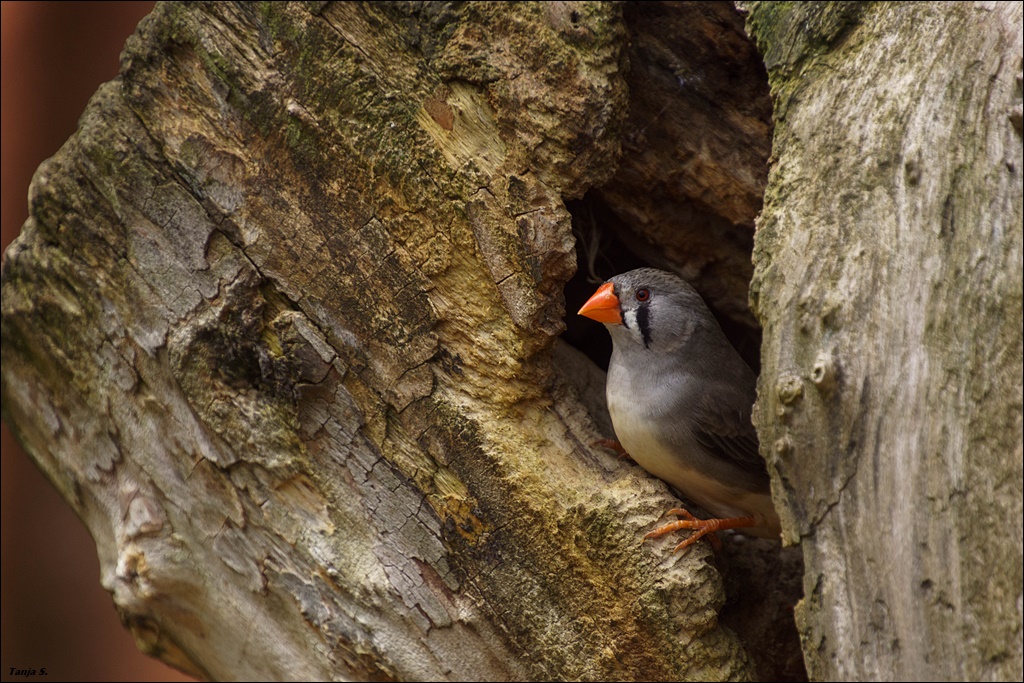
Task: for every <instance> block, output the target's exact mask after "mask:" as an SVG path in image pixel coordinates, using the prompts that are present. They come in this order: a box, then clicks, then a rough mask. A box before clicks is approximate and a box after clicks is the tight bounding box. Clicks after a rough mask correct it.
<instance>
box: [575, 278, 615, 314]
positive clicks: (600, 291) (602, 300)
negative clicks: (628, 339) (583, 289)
mask: <svg viewBox="0 0 1024 683" xmlns="http://www.w3.org/2000/svg"><path fill="white" fill-rule="evenodd" d="M578 315H583V316H586V317H588V318H590V319H591V320H596V321H597V322H599V323H613V324H615V325H621V324H622V313H620V312H619V297H617V296H615V286H614V285H613V284H612V283H610V282H606V283H604V284H603V285H601V286H600V287H598V288H597V291H596V292H594V296H592V297H590V298H589V299H587V303H585V304H583V308H581V309H580V310H579V313H578Z"/></svg>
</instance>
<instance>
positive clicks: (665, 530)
mask: <svg viewBox="0 0 1024 683" xmlns="http://www.w3.org/2000/svg"><path fill="white" fill-rule="evenodd" d="M665 514H668V515H678V516H680V517H685V519H678V520H676V521H674V522H669V523H668V524H665V525H664V526H660V527H658V528H657V529H655V530H654V531H651V532H649V533H648V534H646V535H645V536H644V540H647V539H648V538H660V537H662V536H664V535H665V534H670V533H672V532H673V531H679V530H680V529H691V530H693V531H696V532H697V533H695V534H693V535H692V536H690V537H689V538H687V539H686V540H685V541H683V542H682V543H680V544H679V545H677V546H676V548H675V550H673V551H672V552H676V553H677V552H679V551H680V550H685V549H686V548H689V547H690V546H691V545H693V544H694V543H696V542H697V541H699V540H700V539H701V538H703V537H704V536H708V534H710V536H708V540H710V541H711V544H712V545H713V546H714V548H715V550H716V551H717V550H721V549H722V542H721V541H720V540H718V537H717V536H715V535H714V532H716V531H722V530H723V529H742V528H744V527H751V526H760V525H761V523H762V520H761V519H759V518H757V517H730V518H728V519H697V518H696V517H694V516H693V515H691V514H690V512H689V511H688V510H684V509H682V508H674V509H672V510H669V511H668V512H667V513H665Z"/></svg>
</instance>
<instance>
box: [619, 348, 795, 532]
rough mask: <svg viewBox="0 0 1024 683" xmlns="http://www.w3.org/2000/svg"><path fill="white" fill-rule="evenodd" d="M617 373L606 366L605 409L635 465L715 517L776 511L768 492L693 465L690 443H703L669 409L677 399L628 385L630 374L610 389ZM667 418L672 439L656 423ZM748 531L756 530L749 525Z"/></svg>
mask: <svg viewBox="0 0 1024 683" xmlns="http://www.w3.org/2000/svg"><path fill="white" fill-rule="evenodd" d="M616 374H618V373H614V372H613V369H612V368H609V374H608V381H609V391H608V392H607V398H608V411H609V413H610V414H611V418H612V426H613V427H614V428H615V435H616V437H617V438H618V440H619V443H621V444H622V447H623V448H624V449H625V450H626V452H627V453H629V456H630V457H631V458H633V460H634V461H636V463H637V464H638V465H640V466H641V467H643V468H644V469H645V470H647V471H648V472H650V473H651V474H653V475H654V476H656V477H658V478H659V479H661V480H662V481H665V482H667V483H668V484H670V485H671V486H673V487H675V488H676V489H678V490H679V491H680V492H681V493H683V494H684V495H685V496H686V497H687V498H690V499H691V500H693V501H694V502H695V503H697V504H698V505H700V506H701V507H702V508H704V509H705V510H707V511H708V512H710V513H712V514H714V515H715V516H717V517H722V518H728V517H744V516H748V515H760V516H762V517H765V518H772V517H774V515H775V513H774V508H773V507H772V503H771V498H770V496H768V495H765V494H764V493H759V492H752V491H749V490H746V489H743V488H739V487H734V486H730V485H729V484H728V483H726V482H723V481H721V480H718V479H715V478H713V477H710V476H708V475H706V474H705V473H703V472H702V471H701V470H700V469H698V468H697V467H696V466H695V464H696V463H697V462H698V461H699V460H700V456H697V455H695V453H697V451H693V450H692V449H700V448H701V447H700V445H699V444H697V443H696V442H695V441H693V440H692V439H691V438H690V437H689V435H688V434H687V432H686V430H685V429H682V428H681V426H680V424H679V423H680V421H684V420H685V419H686V416H683V415H671V414H668V412H667V411H668V410H670V409H671V407H672V406H673V405H678V404H677V403H676V402H674V401H670V400H668V399H667V398H666V397H661V396H658V395H657V394H658V390H657V389H656V388H654V386H648V387H646V388H645V390H641V388H640V387H636V386H631V380H630V379H625V380H623V381H624V384H619V385H618V386H616V388H615V390H614V391H612V390H611V386H612V385H611V382H612V381H613V379H615V377H614V376H615V375H616ZM664 385H665V383H664V382H662V386H663V387H664ZM668 420H671V421H674V425H673V426H674V427H675V429H672V430H671V433H672V435H673V437H674V438H673V440H672V441H671V442H670V441H669V440H668V439H667V438H666V430H663V429H661V428H659V424H666V422H664V421H668ZM751 533H755V534H756V533H757V532H756V531H754V530H752V531H751Z"/></svg>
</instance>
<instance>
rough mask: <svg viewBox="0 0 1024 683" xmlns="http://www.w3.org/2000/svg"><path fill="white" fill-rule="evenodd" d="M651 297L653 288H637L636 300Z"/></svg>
mask: <svg viewBox="0 0 1024 683" xmlns="http://www.w3.org/2000/svg"><path fill="white" fill-rule="evenodd" d="M650 298H651V290H649V289H647V288H646V287H645V288H644V289H638V290H636V300H637V301H647V300H648V299H650Z"/></svg>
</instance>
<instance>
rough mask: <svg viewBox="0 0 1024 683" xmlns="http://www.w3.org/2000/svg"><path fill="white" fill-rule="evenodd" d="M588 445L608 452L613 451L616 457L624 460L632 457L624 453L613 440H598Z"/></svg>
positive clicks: (620, 445)
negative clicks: (605, 449)
mask: <svg viewBox="0 0 1024 683" xmlns="http://www.w3.org/2000/svg"><path fill="white" fill-rule="evenodd" d="M590 445H591V446H599V447H601V448H607V449H609V450H612V451H615V452H616V453H617V454H618V456H619V457H620V458H622V459H624V460H632V459H633V458H632V457H630V455H629V453H627V452H626V449H625V448H623V447H622V444H621V443H619V442H618V441H616V440H615V439H598V440H597V441H595V442H593V443H592V444H590Z"/></svg>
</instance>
